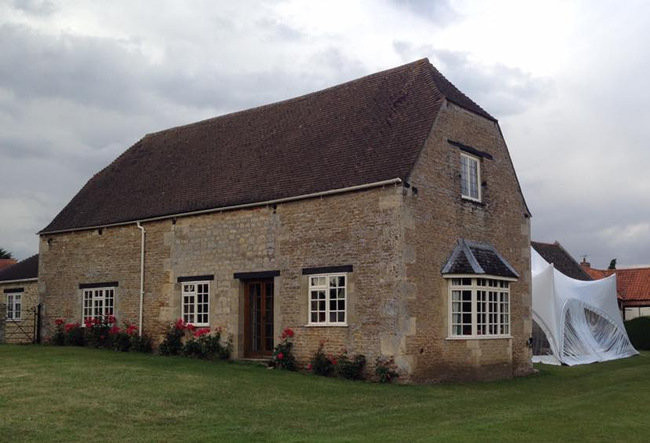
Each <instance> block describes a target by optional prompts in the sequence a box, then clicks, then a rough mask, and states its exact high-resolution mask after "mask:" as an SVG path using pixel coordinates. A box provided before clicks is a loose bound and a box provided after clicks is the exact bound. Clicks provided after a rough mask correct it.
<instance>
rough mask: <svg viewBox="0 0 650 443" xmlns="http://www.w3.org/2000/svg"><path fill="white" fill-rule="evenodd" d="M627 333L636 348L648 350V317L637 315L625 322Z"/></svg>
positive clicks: (649, 321) (649, 326)
mask: <svg viewBox="0 0 650 443" xmlns="http://www.w3.org/2000/svg"><path fill="white" fill-rule="evenodd" d="M625 329H626V330H627V335H628V336H629V337H630V341H631V342H632V346H634V347H635V348H636V349H637V350H646V351H647V350H650V317H637V318H634V319H632V320H628V321H626V322H625Z"/></svg>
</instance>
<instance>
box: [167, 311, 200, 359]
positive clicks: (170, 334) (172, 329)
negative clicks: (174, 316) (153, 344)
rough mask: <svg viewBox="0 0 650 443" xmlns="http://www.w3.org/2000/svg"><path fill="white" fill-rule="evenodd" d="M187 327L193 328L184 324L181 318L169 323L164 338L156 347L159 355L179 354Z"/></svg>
mask: <svg viewBox="0 0 650 443" xmlns="http://www.w3.org/2000/svg"><path fill="white" fill-rule="evenodd" d="M188 327H189V328H193V327H194V326H193V325H191V324H189V325H187V324H185V322H184V321H183V319H182V318H179V319H178V320H177V321H176V323H174V324H171V325H170V326H169V328H168V329H167V333H166V334H165V339H164V340H163V341H162V343H160V346H159V347H158V352H160V354H161V355H179V354H180V353H181V352H182V351H183V337H184V336H185V330H186V329H188Z"/></svg>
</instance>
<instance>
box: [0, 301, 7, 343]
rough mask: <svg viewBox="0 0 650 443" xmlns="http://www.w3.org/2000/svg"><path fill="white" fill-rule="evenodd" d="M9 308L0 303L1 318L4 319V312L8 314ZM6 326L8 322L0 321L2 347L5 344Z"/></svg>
mask: <svg viewBox="0 0 650 443" xmlns="http://www.w3.org/2000/svg"><path fill="white" fill-rule="evenodd" d="M6 309H7V307H6V306H5V304H4V303H3V302H1V301H0V318H2V314H1V313H2V312H6V311H5V310H6ZM5 325H6V322H4V321H1V320H0V345H1V344H4V342H5Z"/></svg>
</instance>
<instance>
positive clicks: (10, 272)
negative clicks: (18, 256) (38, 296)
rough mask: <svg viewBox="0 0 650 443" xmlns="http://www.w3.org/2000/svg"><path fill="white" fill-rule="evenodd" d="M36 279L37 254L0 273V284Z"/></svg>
mask: <svg viewBox="0 0 650 443" xmlns="http://www.w3.org/2000/svg"><path fill="white" fill-rule="evenodd" d="M29 278H38V254H36V255H32V256H31V257H29V258H26V259H25V260H23V261H20V262H18V263H16V264H15V265H13V266H11V267H9V268H6V269H3V270H2V271H0V282H3V281H9V280H26V279H29Z"/></svg>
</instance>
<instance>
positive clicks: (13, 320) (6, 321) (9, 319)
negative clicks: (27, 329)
mask: <svg viewBox="0 0 650 443" xmlns="http://www.w3.org/2000/svg"><path fill="white" fill-rule="evenodd" d="M21 321H23V320H22V319H21V318H7V319H5V323H20V322H21Z"/></svg>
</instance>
